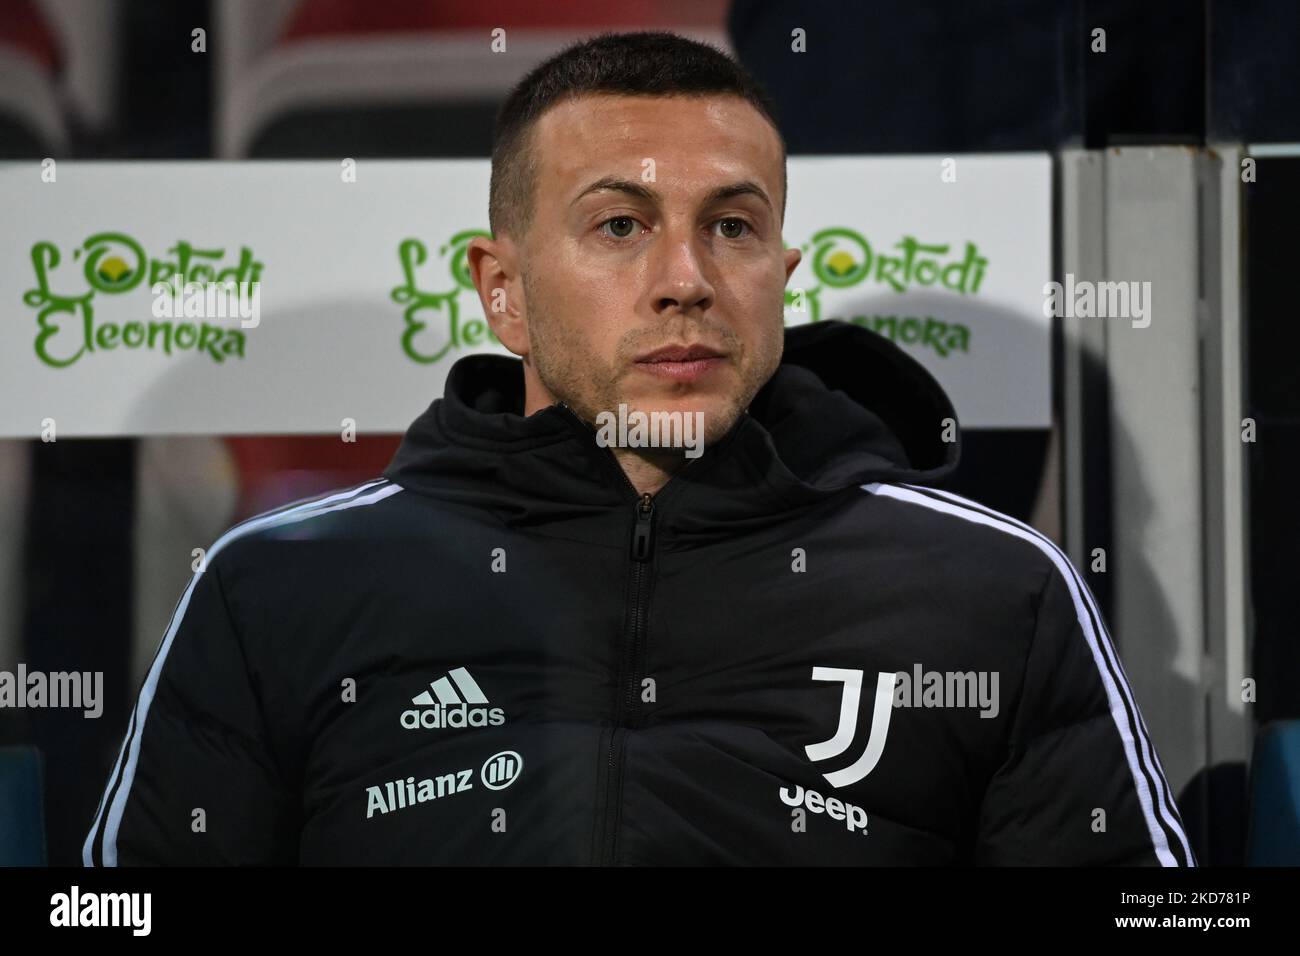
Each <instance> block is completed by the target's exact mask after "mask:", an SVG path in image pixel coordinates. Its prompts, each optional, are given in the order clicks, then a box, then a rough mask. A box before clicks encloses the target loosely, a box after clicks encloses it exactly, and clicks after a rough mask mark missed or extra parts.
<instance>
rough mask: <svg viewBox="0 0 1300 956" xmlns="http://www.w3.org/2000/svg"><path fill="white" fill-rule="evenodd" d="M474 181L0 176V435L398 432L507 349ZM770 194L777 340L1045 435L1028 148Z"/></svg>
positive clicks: (1043, 196)
mask: <svg viewBox="0 0 1300 956" xmlns="http://www.w3.org/2000/svg"><path fill="white" fill-rule="evenodd" d="M488 174H489V166H488V162H487V161H486V160H440V161H419V162H415V161H364V160H363V161H361V162H359V163H358V164H357V167H356V169H355V181H348V180H349V179H350V178H351V177H348V176H345V175H344V170H343V169H342V168H341V166H340V164H339V163H335V162H327V161H321V162H241V163H219V162H184V163H176V162H169V163H135V162H130V163H75V162H59V163H58V165H57V169H47V168H44V167H42V166H41V164H39V163H6V164H0V211H2V213H3V216H2V221H3V228H2V229H0V436H3V437H20V436H28V437H39V436H41V435H42V434H47V433H50V432H51V430H52V429H57V436H58V437H77V436H110V435H158V434H257V433H283V434H291V433H298V434H328V433H338V432H339V430H340V428H341V427H342V423H343V422H344V420H345V419H350V420H352V421H354V422H355V427H356V429H357V430H358V431H359V432H366V433H376V432H400V431H403V430H404V429H405V428H406V426H407V425H408V424H409V423H410V421H411V420H412V419H413V418H414V417H415V416H416V415H417V414H419V412H420V411H422V410H423V409H424V408H425V407H426V406H427V404H428V403H429V402H430V401H431V400H432V399H433V398H435V397H437V396H439V395H441V394H442V388H443V383H444V380H445V378H446V373H447V370H448V369H449V368H450V367H451V365H452V364H453V363H454V362H455V360H456V359H458V358H460V357H461V356H463V355H466V354H469V353H471V352H475V351H489V350H497V351H500V352H501V353H502V354H508V353H506V352H505V350H504V349H503V348H502V347H501V346H500V344H499V343H497V342H496V340H495V338H494V337H493V336H492V334H491V332H490V330H489V328H488V325H487V322H486V321H485V320H484V317H483V311H482V308H481V307H480V305H479V300H478V296H477V293H476V292H475V291H474V288H473V284H472V283H471V282H470V278H469V273H468V270H467V267H466V262H465V256H464V251H465V247H466V245H467V244H468V242H469V240H470V239H471V238H473V237H474V236H476V235H486V234H487V198H488ZM789 177H790V198H789V202H788V207H787V211H786V222H785V228H784V235H785V242H786V244H787V245H791V246H794V245H797V246H799V247H800V248H801V249H802V250H803V253H804V257H803V261H802V262H801V263H800V264H799V267H798V269H797V270H796V271H795V273H794V276H793V277H792V278H791V281H790V286H789V288H788V290H787V295H786V321H787V323H788V324H791V325H793V324H798V323H802V322H809V321H820V320H824V319H830V318H837V319H843V320H846V321H852V322H857V323H859V324H862V325H865V326H866V327H868V328H871V329H873V330H875V331H877V332H879V333H880V334H882V335H885V336H887V337H889V338H891V339H893V340H894V341H895V342H897V343H898V344H899V345H900V346H901V347H902V348H903V349H905V350H907V351H908V352H909V353H910V354H911V355H913V356H915V357H916V358H917V359H918V360H919V361H920V362H922V363H923V364H924V365H925V366H926V367H927V368H929V369H930V370H931V372H933V373H934V375H935V376H936V378H938V380H939V381H940V382H941V383H942V384H943V386H944V387H945V389H947V391H948V393H949V394H950V395H951V396H952V398H953V401H954V403H955V405H956V408H957V413H958V416H959V418H960V420H961V422H962V424H963V425H964V426H966V427H984V428H990V427H1001V428H1007V427H1010V428H1018V427H1043V426H1046V425H1048V424H1049V422H1050V351H1049V340H1050V337H1049V320H1048V319H1047V318H1046V317H1045V315H1044V312H1043V302H1044V293H1043V286H1044V284H1045V283H1046V282H1047V281H1049V279H1050V278H1051V276H1050V268H1051V162H1050V158H1049V157H1048V156H1047V155H1046V154H1042V155H1039V154H1020V155H1002V156H960V157H956V158H955V159H951V160H945V159H944V158H942V157H934V156H919V157H918V156H909V157H884V158H857V157H796V158H792V159H791V160H790V168H789ZM226 282H230V283H234V285H232V286H230V289H231V294H230V295H229V296H228V297H227V296H224V295H223V296H217V295H216V292H217V291H218V290H219V289H221V288H222V285H221V284H222V283H226ZM184 283H193V285H186V284H184ZM164 287H165V288H166V290H167V291H166V292H164V291H163V290H164ZM241 293H242V297H241ZM241 310H242V311H241Z"/></svg>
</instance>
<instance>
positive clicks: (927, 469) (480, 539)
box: [85, 322, 1192, 865]
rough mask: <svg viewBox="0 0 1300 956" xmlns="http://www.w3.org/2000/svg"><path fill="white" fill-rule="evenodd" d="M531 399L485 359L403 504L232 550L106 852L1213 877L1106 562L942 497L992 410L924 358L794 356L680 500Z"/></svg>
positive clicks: (859, 343)
mask: <svg viewBox="0 0 1300 956" xmlns="http://www.w3.org/2000/svg"><path fill="white" fill-rule="evenodd" d="M522 407H523V375H522V367H521V365H520V363H519V362H518V361H517V360H514V359H507V358H504V357H500V356H483V355H479V356H471V357H467V358H464V359H461V360H460V361H459V362H457V363H456V365H455V366H454V367H453V369H452V370H451V372H450V375H449V378H448V381H447V388H446V397H445V398H443V399H441V400H439V401H436V402H434V403H433V405H432V406H431V407H430V408H429V410H428V411H426V412H425V413H424V414H423V415H421V416H420V417H419V418H418V419H417V420H416V421H415V422H414V424H412V426H411V428H410V430H409V431H408V433H407V435H406V438H405V440H404V442H403V444H402V446H401V448H400V450H399V451H398V453H397V455H396V456H395V458H394V460H393V462H392V464H391V465H390V467H389V468H388V470H387V471H386V473H385V477H384V478H382V479H378V480H376V481H374V482H371V483H367V484H364V485H362V486H360V487H357V488H353V489H349V490H347V491H342V492H338V493H335V494H332V495H327V496H324V497H322V498H320V499H316V500H313V501H310V502H304V503H298V504H295V505H291V506H288V507H286V508H284V509H281V510H279V511H277V512H272V513H270V514H267V515H263V516H260V517H258V518H254V519H251V520H249V521H247V522H245V523H243V524H241V525H239V526H237V527H236V528H234V529H232V530H231V531H230V532H228V533H227V534H226V535H225V536H224V537H222V538H221V539H220V540H219V541H218V542H217V543H216V544H215V545H214V546H213V547H212V548H211V549H210V550H209V552H208V563H207V567H206V570H205V571H202V572H200V573H199V574H197V575H196V576H195V578H194V580H193V581H192V582H191V584H190V586H189V587H188V589H187V590H186V592H185V593H184V595H183V596H182V598H181V600H180V603H179V604H178V606H177V609H176V613H175V616H174V618H173V620H172V622H171V625H170V627H169V628H168V630H167V632H166V634H165V635H164V638H163V640H162V642H161V644H160V647H159V651H158V654H157V656H156V658H155V660H154V663H153V666H152V668H151V670H150V672H149V675H148V678H147V680H146V682H145V684H144V687H143V688H142V690H141V692H140V696H139V699H138V702H137V705H136V708H135V711H134V714H133V716H132V719H131V723H130V726H129V728H128V729H127V735H126V740H125V742H124V745H123V748H122V754H121V757H120V759H119V760H118V763H117V766H116V767H115V768H114V770H113V774H112V776H111V778H110V779H109V781H108V785H107V788H106V791H105V794H104V799H103V801H102V802H101V805H100V808H99V811H98V813H97V815H96V817H95V820H94V823H93V825H92V827H91V830H90V832H89V834H88V835H87V840H86V850H85V859H86V862H87V863H88V864H96V865H98V864H110V865H111V864H115V863H123V864H130V863H258V862H285V863H294V862H301V863H307V864H320V863H352V862H360V863H406V864H422V863H431V864H437V863H576V864H659V863H701V864H715V863H744V864H770V863H797V864H832V863H835V864H853V863H860V864H948V863H988V864H1021V863H1080V864H1096V863H1163V864H1189V863H1191V862H1192V858H1191V852H1190V850H1189V848H1188V843H1187V839H1186V837H1185V836H1184V834H1183V831H1182V827H1181V824H1180V822H1179V818H1178V813H1177V810H1176V808H1175V806H1174V802H1173V799H1172V796H1171V793H1170V790H1169V786H1168V784H1167V782H1166V781H1165V779H1164V777H1163V774H1162V772H1161V770H1160V765H1159V761H1158V760H1157V758H1156V754H1155V751H1154V748H1153V747H1152V744H1151V741H1150V739H1149V737H1148V735H1147V733H1146V729H1145V727H1144V726H1143V723H1142V720H1141V717H1140V716H1139V714H1138V709H1137V704H1136V702H1135V701H1134V699H1133V694H1132V691H1131V690H1130V689H1129V687H1128V683H1127V681H1126V680H1125V677H1124V673H1123V669H1122V667H1121V666H1120V662H1119V659H1118V656H1117V655H1116V653H1115V649H1114V646H1113V645H1112V644H1111V641H1110V639H1109V638H1108V636H1107V634H1106V632H1105V629H1104V627H1103V625H1102V622H1101V619H1100V617H1099V615H1098V613H1097V610H1096V607H1095V605H1094V603H1093V601H1092V598H1091V596H1090V594H1089V593H1088V589H1087V587H1086V586H1085V585H1084V583H1083V581H1082V580H1081V578H1080V576H1079V575H1078V573H1077V572H1076V571H1075V570H1074V569H1073V568H1072V567H1071V566H1070V564H1069V562H1068V561H1067V560H1066V559H1065V558H1064V556H1063V555H1062V554H1061V553H1060V551H1058V550H1057V549H1056V548H1055V547H1054V546H1053V545H1052V544H1051V542H1050V541H1048V540H1046V539H1045V538H1043V537H1042V536H1041V535H1039V534H1037V533H1036V532H1034V531H1033V530H1031V529H1029V528H1027V527H1025V526H1023V525H1020V524H1018V523H1016V522H1015V521H1013V520H1011V519H1009V518H1006V517H1004V516H1002V515H999V514H997V513H995V512H991V511H989V510H988V509H985V508H983V507H981V506H980V505H978V504H975V503H973V502H970V501H967V500H963V499H959V498H955V497H953V496H951V495H948V494H944V493H942V492H938V491H933V490H927V489H926V488H924V487H921V486H923V485H925V484H928V483H932V482H934V481H935V480H937V479H939V478H941V477H942V476H943V475H944V474H946V473H947V472H948V471H950V470H951V468H952V467H953V465H954V463H955V462H956V459H957V453H958V452H957V443H956V442H955V441H947V442H945V441H944V438H945V437H949V438H951V437H953V436H952V431H953V429H952V428H951V425H952V423H951V422H946V421H945V420H946V419H952V418H953V417H954V416H953V412H952V408H951V405H950V403H949V401H948V399H947V397H946V396H945V395H944V393H943V391H942V390H941V389H940V388H939V386H938V385H937V384H936V383H935V381H934V380H933V378H931V377H930V375H929V374H927V373H926V372H925V371H924V370H923V369H922V368H921V367H920V366H919V365H918V364H917V363H916V362H914V361H913V360H912V359H910V358H909V357H907V356H906V355H905V354H904V353H903V352H902V351H900V350H899V349H898V348H896V347H895V346H894V345H892V344H891V343H889V342H888V341H886V340H884V339H882V338H880V337H878V336H876V335H873V334H872V333H870V332H867V331H866V330H864V329H861V328H858V327H856V326H851V325H845V324H841V323H837V322H820V323H815V324H812V325H806V326H803V327H800V328H796V329H791V330H789V332H788V333H787V339H786V351H785V358H784V362H783V364H782V365H781V366H780V368H779V369H778V371H777V372H776V374H775V375H774V376H773V378H772V379H771V380H770V381H769V382H768V383H767V385H766V386H765V387H764V388H763V389H762V391H761V392H760V393H759V394H758V396H756V398H755V400H754V402H753V403H752V404H751V406H750V408H749V410H748V412H747V413H746V414H745V415H742V416H741V418H740V420H739V421H738V422H737V424H736V425H735V427H734V428H733V429H732V430H731V431H730V432H729V433H728V434H727V435H726V437H725V438H724V439H722V440H720V441H719V442H718V443H716V444H715V445H712V446H710V447H709V448H707V449H706V450H705V452H704V454H703V455H702V456H700V457H699V458H697V459H694V460H692V461H691V462H690V464H688V465H687V466H686V467H685V468H684V469H683V470H681V471H680V472H679V473H678V474H677V475H675V476H674V477H673V478H672V479H671V480H670V481H669V482H668V483H667V484H666V485H665V486H664V488H663V489H662V490H661V491H660V492H659V493H658V494H656V495H655V496H653V498H651V499H649V500H648V501H646V500H644V499H642V498H640V497H639V496H638V495H637V494H636V492H635V491H634V490H633V488H632V486H631V485H630V484H629V483H628V481H627V480H626V478H625V477H624V476H623V474H622V472H621V470H620V469H619V468H618V467H617V465H616V463H615V460H614V458H613V455H612V454H611V452H610V451H609V450H608V449H604V448H601V447H598V445H597V443H596V440H595V433H594V432H593V430H592V429H591V428H590V427H589V426H587V425H585V424H583V423H582V422H581V421H579V420H578V419H577V418H576V417H575V416H574V415H573V414H572V413H570V412H569V411H568V410H567V409H566V408H565V407H563V406H560V405H555V406H551V407H550V408H547V409H545V410H543V411H540V412H538V413H536V414H534V415H532V416H529V417H527V418H525V417H523V416H522V415H521V413H520V412H521V409H522ZM946 426H947V427H946Z"/></svg>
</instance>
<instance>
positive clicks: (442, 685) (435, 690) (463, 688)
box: [402, 667, 506, 730]
mask: <svg viewBox="0 0 1300 956" xmlns="http://www.w3.org/2000/svg"><path fill="white" fill-rule="evenodd" d="M447 674H448V677H450V678H451V679H450V680H448V679H447V677H439V678H438V679H437V680H435V681H430V682H429V689H428V690H425V691H421V692H420V693H419V694H416V695H415V696H414V697H412V698H411V703H413V704H416V705H417V706H416V707H413V708H411V709H409V710H404V711H402V727H403V728H405V729H406V730H442V729H444V728H447V727H499V726H501V725H502V724H504V723H505V722H506V715H505V713H504V712H503V711H502V710H501V708H500V707H487V706H484V705H486V704H487V703H488V699H487V695H486V694H484V693H483V690H482V688H481V687H479V686H478V683H477V682H476V681H475V680H474V678H473V677H471V676H470V673H469V671H467V670H466V669H465V668H463V667H454V668H452V669H451V670H449V671H448V672H447ZM453 682H454V685H453ZM457 691H459V692H460V693H457Z"/></svg>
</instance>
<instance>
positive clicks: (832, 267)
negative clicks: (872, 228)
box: [811, 228, 872, 289]
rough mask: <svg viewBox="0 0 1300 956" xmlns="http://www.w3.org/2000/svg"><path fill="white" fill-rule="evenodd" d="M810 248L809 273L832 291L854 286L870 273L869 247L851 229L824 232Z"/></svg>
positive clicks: (813, 238) (821, 232)
mask: <svg viewBox="0 0 1300 956" xmlns="http://www.w3.org/2000/svg"><path fill="white" fill-rule="evenodd" d="M811 244H812V246H813V254H812V263H811V265H812V273H813V275H814V276H815V277H817V278H818V279H819V280H821V281H822V282H823V283H825V284H826V285H828V286H830V287H831V288H832V289H844V288H847V287H848V286H851V285H857V284H858V283H859V282H861V281H862V280H863V279H865V278H866V277H867V276H868V275H869V274H870V272H871V262H872V255H871V245H870V244H869V243H868V242H867V240H866V239H865V238H864V237H863V236H862V234H861V233H859V232H856V231H854V230H853V229H844V228H837V229H823V230H821V231H820V232H817V233H816V234H814V235H813V237H812V243H811Z"/></svg>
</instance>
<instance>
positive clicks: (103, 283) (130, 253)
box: [83, 232, 148, 293]
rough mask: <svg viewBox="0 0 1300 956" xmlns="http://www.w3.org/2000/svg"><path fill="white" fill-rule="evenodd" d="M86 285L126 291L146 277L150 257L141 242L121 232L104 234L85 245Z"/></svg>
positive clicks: (109, 290)
mask: <svg viewBox="0 0 1300 956" xmlns="http://www.w3.org/2000/svg"><path fill="white" fill-rule="evenodd" d="M83 250H84V251H85V253H86V282H88V283H89V284H90V287H91V288H92V289H96V290H98V291H100V292H109V293H117V292H126V291H128V290H129V289H134V288H135V287H136V286H137V285H139V284H140V280H141V279H143V278H144V274H145V266H146V264H147V262H148V257H147V256H146V255H145V254H144V249H143V248H142V247H141V246H140V243H138V242H136V241H135V240H134V239H132V238H131V237H130V236H128V235H125V234H123V233H120V232H101V233H97V234H96V235H93V236H91V237H90V238H89V239H87V240H86V241H85V243H84V245H83Z"/></svg>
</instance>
